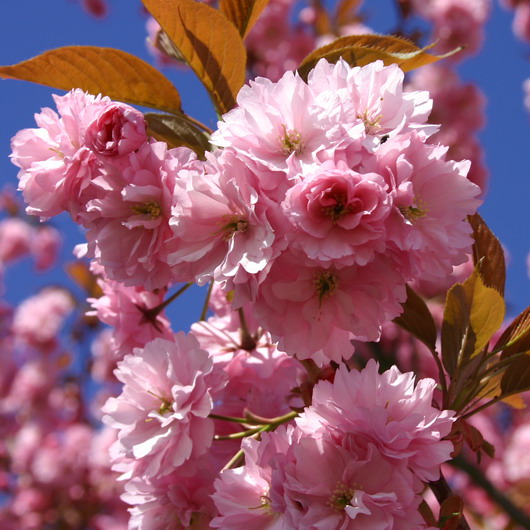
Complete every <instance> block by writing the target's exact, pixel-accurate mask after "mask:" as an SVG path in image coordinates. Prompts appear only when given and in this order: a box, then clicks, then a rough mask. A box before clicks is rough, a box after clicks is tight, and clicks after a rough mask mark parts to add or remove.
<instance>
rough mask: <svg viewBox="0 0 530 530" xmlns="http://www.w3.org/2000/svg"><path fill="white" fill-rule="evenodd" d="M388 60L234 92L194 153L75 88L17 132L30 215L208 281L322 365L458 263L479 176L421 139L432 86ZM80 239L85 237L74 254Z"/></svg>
mask: <svg viewBox="0 0 530 530" xmlns="http://www.w3.org/2000/svg"><path fill="white" fill-rule="evenodd" d="M402 84H403V73H402V72H401V70H400V69H399V68H398V67H397V66H389V67H384V66H383V64H382V63H381V62H376V63H372V64H370V65H368V66H366V67H363V68H360V67H356V68H351V67H349V66H348V65H347V64H346V63H345V62H343V61H339V62H338V63H337V64H336V65H331V64H329V63H327V62H326V61H324V60H321V61H320V62H319V63H318V65H317V66H316V67H315V69H314V70H313V71H312V72H311V73H310V75H309V79H308V81H307V82H305V81H304V80H303V79H301V78H300V77H299V76H298V75H296V74H293V73H291V72H287V73H286V74H285V75H284V76H283V77H282V78H281V79H280V81H278V82H277V83H273V82H271V81H269V80H266V79H264V78H259V79H257V80H256V81H254V82H251V84H250V85H249V86H246V87H244V88H243V89H242V90H241V92H240V94H239V95H238V106H237V107H236V108H235V109H233V110H232V111H230V112H229V113H227V114H226V115H225V116H224V117H223V119H222V120H221V121H220V122H219V128H218V130H217V131H216V132H215V133H214V134H213V135H212V143H213V144H214V145H216V146H217V147H219V149H217V150H216V151H215V152H213V153H207V154H206V160H205V161H202V160H199V159H197V157H196V155H195V153H193V151H191V150H190V149H187V148H177V149H168V148H167V146H166V144H164V143H162V142H156V141H154V140H152V139H149V138H148V137H147V135H146V127H145V122H144V119H143V116H142V114H141V113H139V112H138V111H136V110H135V109H133V108H131V107H129V106H127V105H123V104H119V103H113V102H111V101H110V100H109V99H108V98H102V97H100V96H98V97H94V96H90V95H86V94H84V93H82V92H81V91H79V90H76V91H73V92H71V93H69V94H67V95H66V96H63V97H56V98H55V99H56V103H57V106H58V110H59V114H57V113H55V112H54V111H52V110H50V109H45V110H43V112H42V113H41V114H39V115H37V124H38V125H39V126H40V127H39V128H38V129H26V130H24V131H21V132H19V133H18V134H17V135H16V136H15V138H14V139H13V144H12V146H13V155H12V158H13V162H14V163H15V164H17V165H18V166H19V167H20V168H21V171H20V172H19V179H20V189H21V190H22V192H23V194H24V197H25V199H26V201H27V203H28V205H29V206H28V213H31V214H37V215H40V216H41V217H42V218H47V217H49V216H52V215H56V214H57V213H59V212H60V211H63V210H66V211H68V212H69V213H70V214H71V216H72V218H73V219H74V220H75V221H76V222H78V223H80V224H81V225H83V226H84V227H85V228H86V230H87V232H86V235H87V239H88V245H87V247H86V249H85V250H86V252H88V255H89V256H90V257H92V258H95V259H96V260H97V262H98V263H99V265H100V266H102V267H103V268H104V271H105V274H106V277H107V278H108V279H110V280H112V281H117V282H121V283H123V284H124V285H125V286H141V287H142V288H145V289H146V290H148V291H152V290H154V289H161V288H165V287H166V286H168V285H170V284H172V283H174V282H178V281H185V282H189V281H195V282H197V283H199V284H204V283H206V282H208V281H211V280H214V281H216V282H219V283H220V284H221V285H222V286H223V288H224V289H225V291H233V307H234V309H237V308H241V307H243V306H244V305H246V304H248V303H252V304H253V311H254V312H255V314H256V316H257V318H258V320H259V321H260V325H261V326H263V327H264V329H267V330H268V331H269V332H270V333H271V334H272V338H273V340H274V341H277V342H278V344H279V347H280V349H282V350H284V351H286V352H287V353H289V354H291V355H297V356H298V357H299V358H301V359H304V358H312V359H314V360H315V361H316V362H317V363H318V364H320V365H322V364H324V363H326V362H328V361H329V360H334V361H337V362H339V361H340V360H341V359H342V358H349V357H350V356H351V353H352V352H353V350H352V347H351V340H352V339H354V338H355V339H357V340H366V341H373V340H377V339H378V338H379V336H380V329H381V326H382V324H384V323H385V322H387V321H389V320H391V319H393V318H394V317H396V316H397V315H398V314H399V313H400V311H401V305H400V304H401V302H403V301H404V298H405V284H406V283H407V282H408V281H410V280H411V279H413V278H416V279H427V280H429V279H432V280H436V279H439V278H443V277H444V276H446V275H447V274H449V273H450V272H451V271H452V268H453V266H455V265H458V264H459V263H462V262H464V261H465V260H466V259H467V258H466V252H467V249H468V247H469V245H470V243H471V238H470V235H469V232H470V228H469V226H468V224H467V222H466V216H467V215H469V214H472V213H474V211H475V210H476V208H477V206H478V205H479V203H480V201H479V200H478V198H477V196H478V195H479V193H480V189H479V188H478V187H477V186H476V185H474V184H473V183H471V182H470V181H469V179H468V178H467V173H468V170H469V163H468V162H466V161H462V162H458V163H455V162H453V161H451V160H448V159H446V156H445V152H446V148H444V147H443V146H439V145H430V144H428V143H427V139H428V137H429V136H430V135H431V134H432V133H434V132H436V126H433V125H430V124H428V123H427V118H428V116H429V112H430V109H431V100H430V99H429V97H428V93H427V92H422V91H416V92H404V91H403V88H402ZM80 252H81V251H80Z"/></svg>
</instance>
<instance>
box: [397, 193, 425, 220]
mask: <svg viewBox="0 0 530 530" xmlns="http://www.w3.org/2000/svg"><path fill="white" fill-rule="evenodd" d="M399 211H400V212H401V215H402V216H403V217H405V219H407V220H408V221H410V222H411V223H413V222H414V221H417V220H418V219H421V218H422V217H425V216H426V215H427V213H429V208H428V207H427V203H426V202H425V201H424V200H422V199H420V198H419V197H416V198H414V201H413V204H412V205H411V206H402V207H400V208H399Z"/></svg>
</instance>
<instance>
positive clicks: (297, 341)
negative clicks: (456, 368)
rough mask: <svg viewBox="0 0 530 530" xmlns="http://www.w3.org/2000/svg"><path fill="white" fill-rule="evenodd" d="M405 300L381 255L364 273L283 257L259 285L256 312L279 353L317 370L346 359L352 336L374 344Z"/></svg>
mask: <svg viewBox="0 0 530 530" xmlns="http://www.w3.org/2000/svg"><path fill="white" fill-rule="evenodd" d="M404 298H405V287H404V280H403V277H402V276H401V274H400V272H399V270H398V269H397V267H396V264H395V263H393V262H392V261H391V260H389V259H387V258H386V257H384V256H383V255H379V256H378V257H377V259H374V260H373V261H371V262H370V265H369V266H366V267H357V266H352V267H345V268H335V267H329V268H324V267H322V266H321V265H320V264H318V263H311V262H309V261H307V260H306V259H305V258H304V257H303V256H301V255H299V254H296V253H294V252H291V251H286V252H284V253H283V254H282V255H281V256H280V257H279V258H277V259H276V260H275V262H274V265H273V267H272V268H271V270H270V272H269V275H268V276H267V278H266V280H265V281H264V282H263V283H262V284H261V286H260V291H259V294H258V298H257V300H256V306H255V311H256V316H257V318H258V320H259V321H260V322H261V323H262V325H263V326H264V328H265V329H267V330H269V331H270V333H271V335H272V338H273V340H275V341H276V340H277V341H278V347H279V348H280V349H281V350H283V351H285V352H287V353H288V354H290V355H296V356H297V357H298V358H299V359H306V358H312V359H313V360H314V361H315V362H317V363H318V364H319V365H322V364H324V363H327V362H329V360H333V361H335V362H340V361H341V359H343V358H344V359H348V358H350V357H351V355H352V353H353V347H352V345H351V340H352V339H353V338H354V336H357V338H359V339H360V340H366V341H371V340H378V339H379V335H380V326H381V324H382V323H383V322H386V321H388V320H391V319H392V318H394V317H395V316H397V315H398V314H400V312H401V310H402V309H401V305H400V302H402V301H403V300H404Z"/></svg>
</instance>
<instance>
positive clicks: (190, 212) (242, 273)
mask: <svg viewBox="0 0 530 530" xmlns="http://www.w3.org/2000/svg"><path fill="white" fill-rule="evenodd" d="M208 162H209V163H208V164H207V165H206V167H205V172H204V173H202V172H191V171H190V172H187V173H186V175H182V178H181V180H180V181H179V182H178V183H177V186H176V189H175V206H174V207H173V210H172V215H173V217H172V218H171V220H170V224H171V225H172V228H173V231H174V233H175V235H176V237H177V243H176V246H177V250H176V251H175V252H174V253H173V254H172V255H171V256H170V263H171V264H173V265H175V266H176V267H177V269H178V268H179V267H180V268H184V267H187V268H189V271H190V272H189V274H190V275H191V276H192V277H194V278H195V279H196V280H197V281H198V283H199V284H202V283H205V282H206V281H207V280H209V279H210V278H212V276H213V277H215V279H216V280H217V281H219V282H228V284H229V285H228V287H227V289H228V290H231V289H234V288H235V289H236V295H235V296H236V301H235V303H236V305H237V306H241V305H243V304H244V303H246V302H248V301H249V300H250V299H252V298H254V297H255V291H256V285H257V284H258V283H259V282H260V280H261V278H263V277H264V276H265V275H266V272H267V270H268V269H269V268H270V264H271V261H272V259H273V258H274V257H275V255H277V254H278V242H277V239H278V235H280V234H279V230H278V231H277V232H276V233H275V230H273V224H274V219H275V217H276V216H277V214H276V212H275V211H274V206H275V205H274V204H273V203H272V202H271V201H269V200H268V199H267V198H266V197H264V196H263V195H260V193H259V188H258V189H257V187H256V186H255V185H253V182H255V178H253V177H254V175H253V173H252V172H251V171H249V169H248V168H246V166H245V165H244V164H242V163H241V162H240V161H239V160H238V159H237V158H236V157H235V155H234V153H233V152H231V151H229V150H228V151H224V152H223V153H222V154H221V155H220V156H218V157H215V156H209V157H208ZM277 224H278V223H277ZM239 284H243V288H244V289H245V293H244V294H242V293H240V291H239V290H238V287H239Z"/></svg>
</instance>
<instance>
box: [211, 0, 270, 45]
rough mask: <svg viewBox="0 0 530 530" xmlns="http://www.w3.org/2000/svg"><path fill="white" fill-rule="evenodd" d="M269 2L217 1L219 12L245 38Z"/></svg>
mask: <svg viewBox="0 0 530 530" xmlns="http://www.w3.org/2000/svg"><path fill="white" fill-rule="evenodd" d="M268 3H269V0H219V11H221V13H223V15H224V16H225V17H226V18H227V19H228V20H230V22H232V24H234V26H235V27H236V28H237V29H238V30H239V34H240V35H241V38H243V39H244V38H245V37H246V36H247V35H248V34H249V32H250V30H251V29H252V27H253V26H254V24H255V23H256V20H258V18H259V16H260V15H261V13H262V11H263V10H264V9H265V7H266V6H267V4H268Z"/></svg>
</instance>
